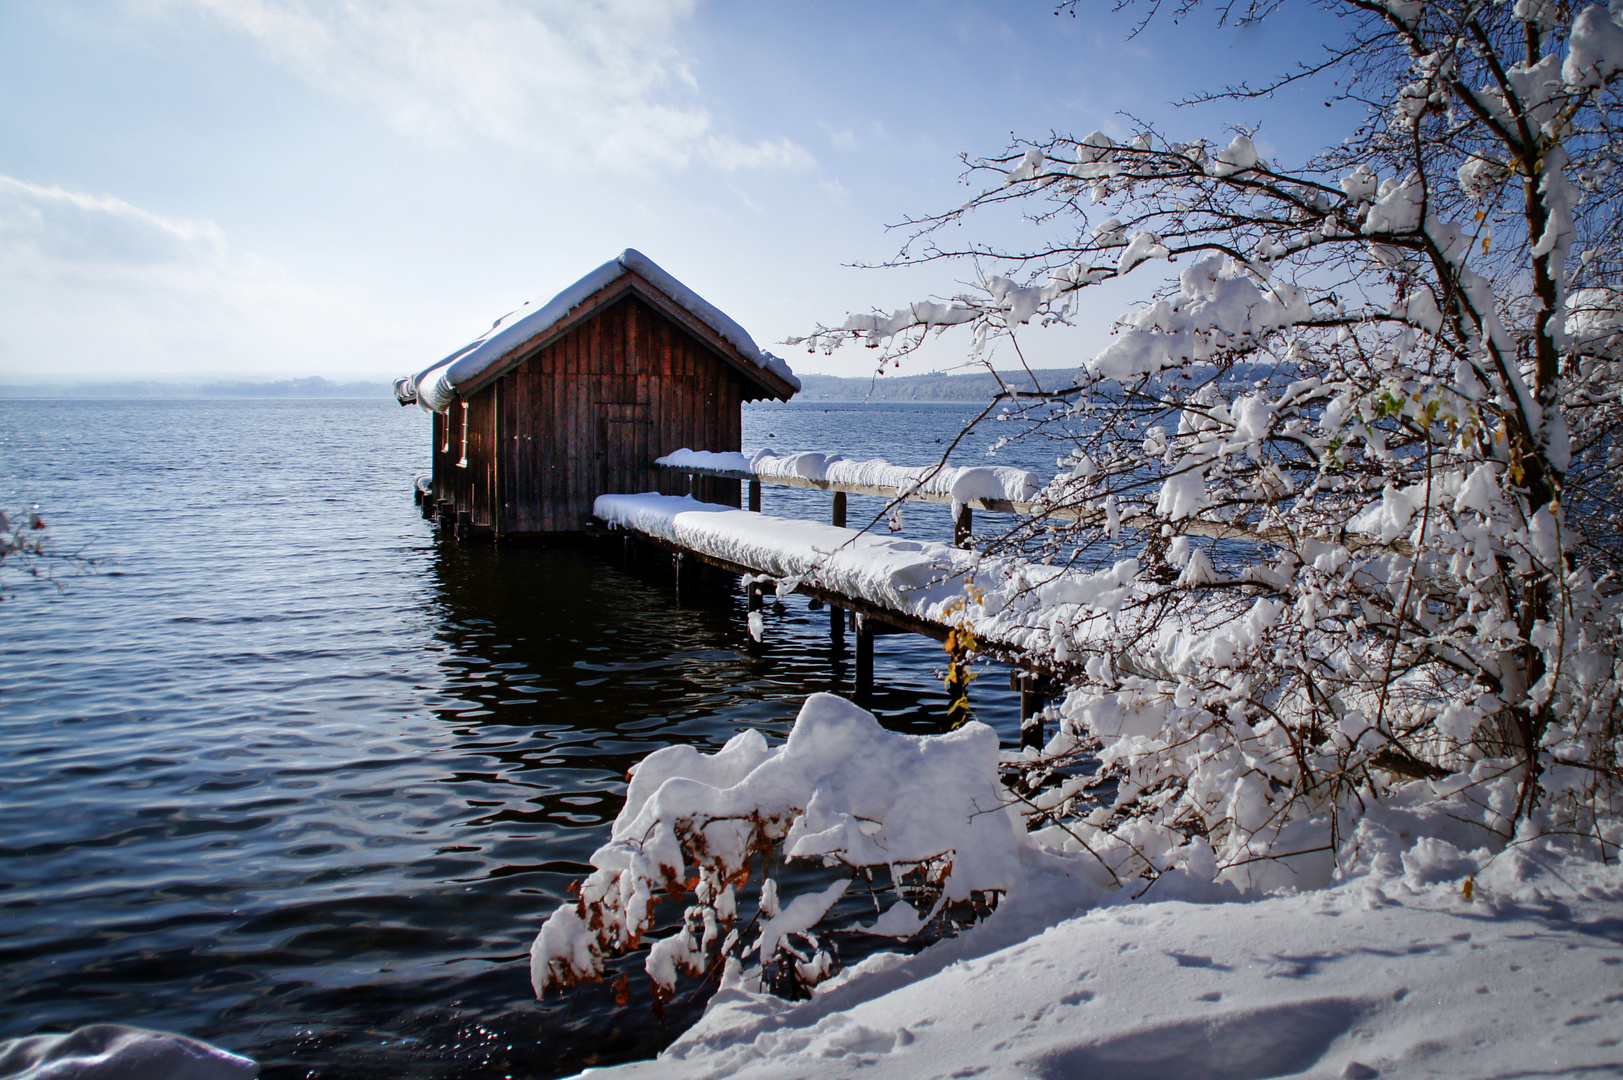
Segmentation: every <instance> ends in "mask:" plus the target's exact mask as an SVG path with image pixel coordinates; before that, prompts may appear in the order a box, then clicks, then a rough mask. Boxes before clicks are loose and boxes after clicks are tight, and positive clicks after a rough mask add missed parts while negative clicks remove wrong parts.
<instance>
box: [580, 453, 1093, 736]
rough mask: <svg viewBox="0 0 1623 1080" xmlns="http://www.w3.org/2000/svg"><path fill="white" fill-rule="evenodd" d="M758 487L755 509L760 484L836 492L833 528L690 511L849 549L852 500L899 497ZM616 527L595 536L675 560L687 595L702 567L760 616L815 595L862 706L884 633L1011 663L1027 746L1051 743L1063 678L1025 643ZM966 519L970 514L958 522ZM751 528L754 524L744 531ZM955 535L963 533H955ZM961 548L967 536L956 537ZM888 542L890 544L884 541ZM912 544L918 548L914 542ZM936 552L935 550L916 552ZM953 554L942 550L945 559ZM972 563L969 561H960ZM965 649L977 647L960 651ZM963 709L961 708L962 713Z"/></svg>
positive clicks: (851, 489)
mask: <svg viewBox="0 0 1623 1080" xmlns="http://www.w3.org/2000/svg"><path fill="white" fill-rule="evenodd" d="M708 475H709V476H712V477H721V478H731V479H744V478H743V477H736V476H735V477H727V476H726V470H709V471H708ZM748 482H749V483H751V485H752V488H753V490H752V492H751V498H750V502H751V504H752V506H754V507H758V506H759V505H760V494H759V490H760V489H759V485H761V484H780V485H782V486H788V487H817V488H822V489H824V490H829V491H830V493H831V495H832V496H833V498H832V507H831V513H830V519H831V520H830V522H829V523H828V524H826V525H825V524H823V523H822V522H816V521H806V520H797V519H792V518H778V517H769V516H768V515H765V514H761V513H760V511H759V510H758V509H751V510H749V511H742V510H738V509H735V508H733V507H730V506H726V505H712V504H704V503H697V502H693V503H689V504H688V506H687V507H686V509H689V510H702V511H706V512H714V513H726V514H728V515H729V519H728V520H729V521H733V522H737V521H739V520H743V519H742V518H741V515H746V514H747V515H749V517H750V518H759V519H760V524H761V525H763V526H765V525H768V524H770V525H771V526H772V527H773V528H776V529H780V530H781V529H783V528H785V527H788V528H791V529H794V530H797V531H800V532H803V533H805V534H807V535H808V536H814V537H815V538H816V540H817V546H818V547H820V548H822V547H827V548H829V549H831V550H833V549H840V548H844V547H848V546H850V545H851V544H853V543H856V542H858V541H859V540H861V539H862V538H863V537H865V536H866V534H865V533H863V532H862V531H861V530H858V529H850V528H847V527H846V525H845V517H846V496H847V495H848V494H864V495H878V496H882V497H886V496H888V497H892V498H894V497H896V492H895V491H894V490H884V489H878V488H872V487H870V486H866V485H857V484H840V483H823V482H817V481H804V480H803V479H802V478H784V477H768V476H760V477H752V478H750V479H749V481H748ZM649 497H650V496H606V497H605V498H604V499H603V500H600V502H599V506H602V505H604V504H605V503H610V504H612V503H613V502H614V501H615V500H619V499H627V500H635V499H646V498H649ZM917 497H918V498H922V499H928V500H930V501H950V500H942V499H938V498H937V497H935V496H932V495H920V496H917ZM974 503H975V508H978V509H984V510H993V511H1002V512H1009V510H1008V509H1006V507H1005V505H1003V504H1002V503H1001V501H1000V500H974ZM609 516H610V518H611V520H601V519H599V520H598V521H597V522H596V529H595V531H596V532H597V533H598V534H599V535H602V536H607V537H614V536H618V537H621V538H622V540H623V542H633V541H634V542H637V543H640V544H644V545H648V546H650V547H653V548H656V549H659V550H661V551H664V552H667V553H669V555H670V557H671V560H672V564H673V567H674V569H675V574H676V581H677V589H678V590H679V591H680V590H681V589H682V588H683V581H684V578H690V577H691V576H692V573H693V571H692V567H693V566H694V565H695V564H703V565H706V566H710V567H714V568H716V569H719V570H722V571H725V572H727V573H729V574H733V575H736V576H737V577H739V578H740V579H742V580H743V581H744V582H745V583H746V585H745V587H746V589H747V600H746V610H747V611H749V612H752V613H753V612H758V611H760V610H762V608H763V607H764V594H765V592H766V590H768V589H772V590H774V591H775V590H777V589H778V588H779V586H780V583H782V586H783V587H784V588H785V589H786V590H787V591H791V592H795V593H799V594H801V595H805V596H809V597H811V598H812V599H813V600H815V601H818V602H820V603H822V604H824V605H826V606H827V609H828V612H829V635H830V638H831V639H833V640H834V641H836V642H843V641H844V639H845V636H846V635H847V634H848V633H849V634H850V635H851V636H852V637H853V638H854V642H853V644H854V659H855V679H854V686H853V690H854V694H853V697H854V699H855V700H857V701H858V702H859V703H861V702H865V701H866V700H867V699H868V698H869V697H870V695H871V694H872V691H873V677H874V676H873V669H874V638H875V637H877V636H879V635H882V634H893V633H908V634H919V635H922V636H924V637H928V638H931V639H933V640H935V641H940V642H943V643H944V644H946V645H947V647H948V648H947V655H948V658H949V660H950V661H951V664H950V668H949V670H953V671H959V672H962V671H964V670H966V669H965V667H964V662H965V661H966V660H967V658H968V655H969V654H970V653H973V654H975V655H978V656H982V657H986V658H989V659H993V660H997V661H1000V662H1002V663H1006V664H1009V665H1011V666H1013V667H1015V668H1016V669H1017V670H1016V671H1014V672H1012V673H1011V680H1010V681H1011V689H1016V690H1018V691H1019V692H1020V716H1021V745H1022V746H1039V747H1040V746H1041V745H1042V744H1043V742H1044V732H1043V729H1042V723H1041V719H1040V716H1039V713H1040V711H1041V709H1042V707H1043V706H1044V705H1045V704H1046V703H1047V702H1048V700H1050V699H1051V698H1052V697H1053V696H1054V695H1055V694H1056V693H1057V692H1058V687H1059V685H1060V681H1061V676H1062V675H1063V674H1064V673H1063V672H1060V671H1056V670H1053V669H1052V668H1051V667H1049V668H1039V667H1037V666H1036V665H1035V664H1034V663H1033V658H1032V657H1031V656H1030V655H1029V654H1028V653H1027V652H1026V650H1025V649H1024V648H1023V647H1021V646H1020V645H1019V644H1017V643H1014V642H1011V641H1007V640H1000V639H999V638H998V637H997V636H996V635H995V634H982V633H979V632H977V633H975V634H974V635H973V636H972V637H971V636H970V635H968V634H966V633H965V629H966V628H965V627H963V626H960V625H959V624H958V623H957V622H955V621H947V620H946V619H941V618H929V617H921V616H920V615H919V614H917V613H916V612H911V611H906V610H903V609H902V608H900V607H899V606H897V605H896V604H893V603H887V602H886V601H885V599H884V598H882V597H878V596H875V595H864V594H862V593H859V592H858V591H857V590H855V589H850V588H845V589H842V588H836V587H830V586H829V585H828V584H826V583H825V582H822V581H818V580H815V579H807V578H806V577H804V576H802V575H799V574H787V575H786V574H784V573H783V572H782V570H781V569H780V568H779V567H775V566H772V565H768V561H767V560H765V559H757V560H743V559H740V558H738V557H732V556H730V555H728V554H723V553H721V552H719V551H717V550H706V548H705V547H704V546H700V545H695V544H692V543H684V542H681V541H679V540H675V539H673V538H672V537H670V536H668V535H662V534H661V533H660V532H658V531H655V530H652V529H648V528H639V527H638V526H637V525H636V524H635V523H634V522H632V521H628V520H626V519H625V515H619V514H610V515H609ZM965 518H967V508H966V512H965V513H964V514H961V515H960V518H959V520H960V521H963V520H964V519H965ZM745 527H746V528H747V527H748V526H747V524H746V526H745ZM955 531H956V530H955ZM957 539H958V540H959V541H960V544H961V541H962V540H963V539H964V538H963V537H958V538H957ZM882 542H883V541H882ZM908 543H913V542H908ZM916 546H921V547H931V546H936V545H916ZM947 550H949V549H945V548H944V547H943V548H942V549H941V552H940V553H942V554H945V552H946V551H947ZM959 557H960V558H967V556H959ZM941 576H942V577H943V578H944V579H951V578H955V577H956V576H957V575H956V574H955V572H954V571H952V570H950V569H947V568H945V567H943V570H942V574H941ZM959 642H973V644H972V645H969V644H959ZM966 690H967V686H966V685H964V684H958V685H954V686H949V687H948V689H947V695H948V699H949V701H951V702H958V701H960V700H962V699H963V698H964V693H965V691H966ZM960 708H961V707H960Z"/></svg>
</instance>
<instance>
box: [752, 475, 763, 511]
mask: <svg viewBox="0 0 1623 1080" xmlns="http://www.w3.org/2000/svg"><path fill="white" fill-rule="evenodd" d="M750 509H751V510H753V511H754V512H755V513H757V514H759V513H760V512H761V482H760V481H759V480H751V481H750Z"/></svg>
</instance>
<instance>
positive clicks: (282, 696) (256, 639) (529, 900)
mask: <svg viewBox="0 0 1623 1080" xmlns="http://www.w3.org/2000/svg"><path fill="white" fill-rule="evenodd" d="M974 414H975V409H973V408H971V407H966V406H963V405H957V404H953V405H922V404H917V403H905V404H884V405H857V404H829V405H819V404H790V405H765V406H749V407H746V410H745V420H744V432H745V436H744V442H745V447H746V449H755V448H758V447H760V446H773V447H776V448H781V449H785V450H794V449H824V450H829V449H838V450H841V451H843V452H846V453H849V454H853V455H859V456H873V455H880V456H887V457H889V458H890V460H892V461H894V462H897V463H905V464H913V463H927V462H929V461H932V460H934V459H935V458H936V457H937V456H938V455H939V454H940V452H941V451H942V448H943V447H944V446H945V445H947V444H948V443H950V442H951V440H952V438H953V437H954V436H955V435H957V434H958V432H959V430H960V428H961V426H962V425H963V423H964V422H965V421H966V420H968V419H969V418H970V417H972V416H973V415H974ZM989 441H990V433H989V434H988V435H987V436H985V437H982V436H981V435H979V434H976V435H973V436H971V437H970V438H969V439H967V440H966V441H965V443H964V444H963V447H962V448H961V449H960V451H959V452H958V453H957V454H955V456H954V459H953V460H954V461H955V462H957V463H968V462H975V461H985V460H986V459H985V458H983V457H981V456H980V455H981V453H982V452H983V451H984V450H985V447H986V444H987V443H988V442H989ZM428 443H429V430H428V423H427V417H426V415H425V414H423V413H421V412H420V411H419V410H416V409H409V410H403V409H400V408H398V407H397V406H395V405H394V403H393V402H390V401H330V400H329V401H280V400H272V401H264V400H261V401H218V400H204V401H192V400H187V401H173V402H149V401H134V402H120V401H82V400H81V401H0V499H3V500H5V506H6V508H7V509H8V510H15V508H16V507H18V506H20V505H22V504H23V503H24V502H27V501H31V502H37V503H39V504H41V506H42V510H43V512H44V513H45V516H46V518H47V520H48V522H49V523H50V526H51V528H50V531H49V534H48V535H49V537H50V545H51V549H52V550H53V551H56V552H60V553H77V554H79V555H82V556H84V557H89V558H94V559H96V560H99V565H98V566H96V567H95V568H94V569H92V570H90V571H89V572H85V573H80V574H75V573H74V572H73V566H72V564H71V563H68V562H61V561H59V562H57V563H54V564H47V567H48V568H49V569H51V570H52V571H53V573H54V574H55V577H56V581H55V582H48V581H43V580H34V579H31V578H29V577H27V576H26V575H22V574H19V572H18V570H17V569H16V567H14V566H6V567H5V569H4V570H0V592H4V593H5V594H6V599H5V600H3V601H0V754H3V760H4V763H5V767H4V769H3V770H0V1038H4V1037H11V1036H16V1035H24V1034H31V1033H35V1032H40V1031H59V1030H65V1029H68V1028H71V1027H74V1026H77V1025H79V1024H85V1023H91V1022H98V1021H108V1022H123V1023H136V1024H141V1025H145V1026H150V1027H156V1028H162V1029H168V1030H173V1031H181V1032H185V1033H188V1034H191V1035H194V1036H197V1037H199V1038H203V1039H207V1040H209V1041H212V1042H215V1043H218V1044H220V1045H223V1046H226V1047H228V1048H231V1049H233V1050H236V1051H239V1052H241V1053H244V1054H247V1055H249V1056H251V1057H253V1058H255V1059H256V1060H258V1061H260V1062H261V1063H262V1064H263V1065H264V1072H263V1075H264V1076H265V1077H267V1078H269V1080H278V1078H285V1077H318V1076H319V1077H346V1078H357V1077H359V1078H365V1077H374V1076H375V1077H388V1078H390V1080H402V1078H408V1077H453V1076H473V1075H478V1076H513V1077H530V1078H538V1077H550V1076H557V1075H561V1074H564V1073H568V1072H573V1071H575V1070H577V1069H579V1068H581V1067H584V1066H585V1065H588V1064H593V1063H605V1064H606V1063H610V1062H613V1061H618V1060H624V1059H627V1058H633V1057H640V1056H647V1055H650V1054H652V1053H654V1052H656V1051H657V1050H658V1049H659V1048H660V1047H662V1046H663V1045H665V1044H666V1043H667V1042H669V1041H670V1039H672V1038H674V1037H675V1035H676V1034H677V1033H678V1032H680V1030H681V1029H682V1028H683V1027H684V1026H686V1024H688V1023H689V1022H691V1020H692V1019H693V1018H694V1017H695V1016H696V1015H697V1013H698V1011H699V1010H700V1009H701V1008H702V1004H703V1001H702V996H700V997H698V998H697V999H695V998H694V997H693V996H692V990H693V987H692V985H691V980H690V981H689V985H687V986H686V987H683V988H682V990H681V993H680V994H679V996H678V998H677V1001H676V1003H675V1005H674V1006H673V1007H672V1009H671V1010H670V1016H669V1019H668V1021H667V1024H666V1026H662V1025H661V1024H659V1023H658V1022H657V1021H655V1020H653V1019H652V1018H651V1016H650V1014H649V1011H648V1009H647V1001H646V998H645V997H644V996H643V995H644V993H645V990H644V987H645V983H646V980H645V979H643V978H642V977H641V976H640V963H641V958H640V957H636V958H634V959H633V961H632V962H631V964H629V965H627V966H628V967H629V968H631V969H632V970H633V973H634V974H633V978H632V985H633V988H634V990H635V996H634V997H633V1001H632V1003H631V1005H630V1006H629V1007H628V1008H626V1009H623V1010H622V1009H616V1008H614V1006H613V1004H612V1001H611V1000H610V998H609V995H608V994H607V992H606V991H603V990H601V989H599V988H587V989H585V990H583V991H582V992H581V993H579V994H578V995H576V996H574V997H573V998H563V999H559V1000H548V1001H546V1002H536V1001H535V1000H534V999H533V998H532V996H531V993H530V989H529V984H528V949H529V944H530V941H531V939H532V938H533V936H534V934H535V932H536V930H537V928H538V927H539V925H540V922H541V921H542V919H544V918H545V917H546V916H547V915H548V914H549V913H550V912H551V911H552V910H553V908H554V907H555V906H556V905H557V904H558V903H559V902H560V901H561V900H562V898H563V897H564V895H565V889H566V888H567V887H568V885H569V884H570V883H571V882H572V881H574V880H575V879H577V878H578V877H580V876H581V875H582V874H584V873H585V872H587V871H588V870H589V867H588V866H587V864H586V859H587V857H588V856H589V854H590V853H591V851H592V850H593V849H594V848H595V847H597V846H598V844H600V843H601V842H602V841H603V840H604V839H605V838H606V835H607V826H608V823H609V822H610V821H611V820H612V819H613V817H614V814H615V813H616V812H617V810H618V808H619V806H620V802H621V798H622V793H623V790H624V777H625V773H626V770H627V768H628V767H629V766H630V765H631V764H632V763H634V762H635V761H637V760H638V759H639V758H640V757H641V756H643V755H644V754H646V753H647V752H648V751H650V750H652V749H655V748H657V747H659V746H662V745H666V744H668V743H672V742H686V743H692V744H695V745H699V746H703V747H712V746H719V745H720V744H721V743H723V742H724V741H725V740H726V739H727V738H728V737H729V736H730V735H732V734H733V733H734V732H736V731H737V730H739V729H740V728H742V727H750V726H752V727H757V728H760V729H762V730H764V731H766V732H767V733H768V734H769V735H781V734H782V733H784V732H786V731H787V729H788V726H789V724H790V722H791V720H792V719H793V717H794V715H795V712H796V710H797V709H798V707H799V704H800V702H801V701H802V700H803V699H804V698H805V696H806V695H807V694H808V693H811V692H814V691H818V690H836V691H841V690H845V691H848V690H849V687H850V681H851V676H852V670H851V664H850V653H849V651H836V650H835V649H834V648H833V647H831V644H830V640H829V634H828V623H827V613H826V612H824V611H811V610H808V608H807V604H806V601H805V599H804V598H800V597H789V598H786V599H785V600H783V601H782V603H781V604H780V605H777V606H775V607H772V608H771V610H769V612H768V618H767V633H766V642H765V644H764V645H756V644H754V643H752V642H751V641H750V640H749V637H748V634H747V631H746V629H745V618H744V598H743V595H742V594H741V593H740V591H739V590H738V588H737V585H736V582H735V581H732V580H731V579H725V580H722V579H719V578H718V579H717V580H713V581H712V582H711V583H710V584H709V585H708V586H707V587H705V588H704V589H702V590H700V591H699V592H698V593H697V594H696V595H694V596H691V597H684V598H683V602H682V603H678V601H677V598H676V597H675V596H674V595H673V591H672V589H671V583H670V580H669V577H668V574H667V573H666V572H665V569H664V565H663V563H662V561H661V560H660V559H659V558H657V557H654V556H650V557H649V558H646V559H643V560H641V561H640V563H639V564H637V565H634V566H623V565H621V564H620V562H619V561H618V560H616V559H612V558H607V557H604V556H603V555H600V554H596V553H594V552H593V551H591V550H589V549H569V548H562V549H560V548H544V547H536V546H517V545H515V546H503V547H500V548H498V547H496V546H494V545H491V544H488V543H484V544H457V543H455V542H451V541H444V540H440V539H438V538H437V537H436V535H435V534H434V533H433V531H432V530H431V528H430V527H429V525H428V523H426V522H424V521H423V520H422V519H421V518H420V516H419V514H418V511H417V508H416V507H415V506H414V505H413V503H412V499H411V480H412V476H413V475H414V474H415V473H417V472H418V471H420V470H421V469H422V468H424V467H425V464H426V460H427V456H428V454H427V451H428ZM998 460H999V461H1006V460H1007V455H1006V454H1005V456H1003V457H1000V458H999V459H998ZM1035 465H1036V467H1038V468H1039V471H1043V470H1042V468H1041V466H1042V463H1041V462H1038V463H1035ZM1047 465H1048V469H1049V470H1051V469H1052V460H1051V459H1050V460H1048V462H1047ZM878 505H879V504H878V503H877V501H872V500H863V499H858V498H856V497H853V498H852V502H851V511H850V513H851V517H850V520H851V523H852V524H853V525H856V524H859V523H861V522H863V521H866V520H867V518H866V517H865V516H864V514H866V515H869V516H871V515H872V514H873V513H874V512H876V510H877V507H878ZM764 509H765V510H766V511H767V512H769V513H782V514H795V515H800V516H811V517H817V518H820V519H823V520H826V515H827V513H828V509H829V507H828V496H827V495H826V494H823V493H820V492H804V491H798V490H793V489H781V488H779V489H774V488H771V487H768V488H767V489H766V497H765V506H764ZM904 518H905V525H906V530H907V533H908V534H909V535H919V536H933V537H936V538H940V537H942V536H944V535H946V534H948V533H949V532H950V522H949V521H948V513H947V508H945V507H940V506H929V507H912V508H909V509H908V511H907V512H906V514H905V516H904ZM666 561H668V559H667V560H666ZM942 662H943V656H942V653H941V652H940V648H939V646H938V645H937V644H935V643H934V642H931V641H927V640H925V639H922V638H915V637H910V636H906V635H896V636H887V637H881V638H879V639H878V641H877V649H876V683H877V688H876V695H875V698H874V700H873V702H872V705H873V708H874V709H875V711H876V712H877V713H878V714H879V715H880V717H881V718H882V720H883V721H884V722H885V723H886V724H887V725H888V726H891V727H893V728H896V729H898V730H907V731H914V732H925V731H933V730H938V729H939V725H940V723H941V720H942V717H943V714H944V711H945V705H946V698H945V695H944V693H943V691H942V689H941V686H940V683H939V681H938V677H937V674H936V672H937V669H939V668H940V666H941V664H942ZM972 698H973V701H974V705H975V710H976V714H977V716H978V717H979V718H980V719H982V720H985V721H987V722H989V723H992V724H993V725H994V726H996V727H997V728H998V729H999V731H1000V733H1001V734H1002V735H1003V737H1004V738H1005V740H1006V741H1007V742H1009V743H1011V744H1012V743H1014V742H1015V741H1017V737H1018V736H1017V727H1018V711H1019V706H1018V696H1017V695H1016V694H1013V693H1011V692H1010V691H1009V690H1008V688H1007V679H1006V678H1005V677H1004V676H1003V675H1002V673H1001V672H999V671H997V670H995V669H989V670H988V671H987V674H986V677H984V678H982V679H981V680H979V681H978V682H976V683H975V684H974V688H973V693H972Z"/></svg>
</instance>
